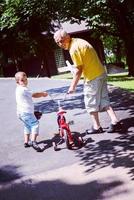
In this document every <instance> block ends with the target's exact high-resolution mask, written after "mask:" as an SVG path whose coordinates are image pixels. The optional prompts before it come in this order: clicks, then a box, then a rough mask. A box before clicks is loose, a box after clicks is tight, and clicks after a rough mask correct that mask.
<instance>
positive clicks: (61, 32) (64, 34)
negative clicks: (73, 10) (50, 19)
mask: <svg viewBox="0 0 134 200" xmlns="http://www.w3.org/2000/svg"><path fill="white" fill-rule="evenodd" d="M68 35H69V34H68V33H67V32H66V31H65V30H63V29H59V30H58V31H56V32H55V33H54V39H55V40H59V39H61V38H65V37H67V36H68Z"/></svg>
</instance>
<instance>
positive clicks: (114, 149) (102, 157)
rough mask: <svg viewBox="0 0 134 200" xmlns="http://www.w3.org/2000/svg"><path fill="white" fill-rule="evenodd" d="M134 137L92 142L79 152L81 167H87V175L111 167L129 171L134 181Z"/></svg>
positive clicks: (127, 136) (125, 135)
mask: <svg viewBox="0 0 134 200" xmlns="http://www.w3.org/2000/svg"><path fill="white" fill-rule="evenodd" d="M133 152H134V135H128V134H120V135H119V136H118V137H116V138H113V139H111V140H110V139H108V140H104V139H102V140H100V141H99V142H96V143H95V142H92V143H91V142H90V144H87V145H86V146H85V148H83V149H81V150H79V151H77V153H76V156H77V157H80V160H81V165H84V166H86V167H87V170H86V173H88V174H89V173H92V172H94V171H96V170H98V169H101V168H104V167H107V166H111V167H112V168H118V167H123V168H126V169H128V171H129V172H128V174H129V175H130V177H131V179H132V180H134V153H133Z"/></svg>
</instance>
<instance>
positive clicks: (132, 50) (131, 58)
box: [125, 40, 134, 76]
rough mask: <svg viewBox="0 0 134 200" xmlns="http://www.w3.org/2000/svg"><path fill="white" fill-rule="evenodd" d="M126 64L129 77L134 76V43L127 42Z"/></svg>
mask: <svg viewBox="0 0 134 200" xmlns="http://www.w3.org/2000/svg"><path fill="white" fill-rule="evenodd" d="M125 46H126V62H127V65H128V75H129V76H134V44H132V41H131V40H130V41H128V40H127V41H126V42H125Z"/></svg>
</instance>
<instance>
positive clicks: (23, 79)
mask: <svg viewBox="0 0 134 200" xmlns="http://www.w3.org/2000/svg"><path fill="white" fill-rule="evenodd" d="M15 80H16V83H17V84H19V85H22V86H27V84H28V80H27V75H26V73H25V72H17V73H16V74H15Z"/></svg>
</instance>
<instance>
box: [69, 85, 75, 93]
mask: <svg viewBox="0 0 134 200" xmlns="http://www.w3.org/2000/svg"><path fill="white" fill-rule="evenodd" d="M74 92H75V88H74V87H71V86H70V88H69V89H68V92H67V94H72V93H74Z"/></svg>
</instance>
